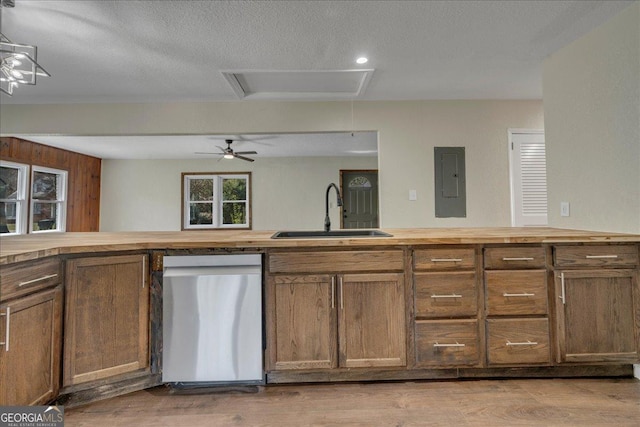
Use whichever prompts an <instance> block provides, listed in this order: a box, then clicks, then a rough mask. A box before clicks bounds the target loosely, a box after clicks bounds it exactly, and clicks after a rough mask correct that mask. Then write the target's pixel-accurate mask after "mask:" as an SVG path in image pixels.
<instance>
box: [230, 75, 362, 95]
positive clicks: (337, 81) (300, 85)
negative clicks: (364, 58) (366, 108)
mask: <svg viewBox="0 0 640 427" xmlns="http://www.w3.org/2000/svg"><path fill="white" fill-rule="evenodd" d="M222 75H223V76H224V78H225V79H226V80H227V83H229V85H230V86H231V88H232V89H233V91H234V92H235V94H236V95H237V96H238V98H240V99H243V98H246V99H304V98H315V99H327V98H354V97H359V96H362V94H363V93H364V91H365V89H366V87H367V85H368V84H369V81H370V80H371V76H372V75H373V70H371V69H362V70H360V69H357V70H236V71H233V70H226V71H222Z"/></svg>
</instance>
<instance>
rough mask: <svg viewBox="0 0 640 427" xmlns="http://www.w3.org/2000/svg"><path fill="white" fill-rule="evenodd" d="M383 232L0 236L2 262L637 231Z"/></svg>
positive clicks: (552, 238) (583, 238) (608, 239)
mask: <svg viewBox="0 0 640 427" xmlns="http://www.w3.org/2000/svg"><path fill="white" fill-rule="evenodd" d="M383 231H385V232H387V233H390V234H392V236H393V237H365V238H343V237H340V238H313V239H271V235H273V233H274V232H275V231H206V232H203V231H163V232H115V233H114V232H94V233H47V234H46V235H34V234H32V235H22V236H5V237H0V265H6V264H12V263H16V262H22V261H29V260H34V259H39V258H44V257H49V256H55V255H64V254H69V255H71V254H83V253H99V252H112V251H131V250H168V249H203V248H211V249H214V248H216V249H217V248H232V249H255V250H264V249H268V248H282V249H286V248H291V249H295V248H349V247H359V248H362V247H382V246H420V245H452V244H458V245H460V244H462V245H465V244H468V245H474V244H562V243H638V242H640V235H635V234H625V233H614V232H601V231H587V230H573V229H560V228H549V227H540V228H538V227H536V228H534V227H531V228H512V227H482V228H481V227H478V228H403V229H383Z"/></svg>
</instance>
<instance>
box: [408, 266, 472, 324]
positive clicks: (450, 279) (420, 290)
mask: <svg viewBox="0 0 640 427" xmlns="http://www.w3.org/2000/svg"><path fill="white" fill-rule="evenodd" d="M414 277H415V287H416V300H415V303H416V317H428V318H436V317H461V316H475V315H476V312H477V309H478V293H477V286H476V275H475V273H473V272H464V273H459V272H450V273H416V274H415V275H414Z"/></svg>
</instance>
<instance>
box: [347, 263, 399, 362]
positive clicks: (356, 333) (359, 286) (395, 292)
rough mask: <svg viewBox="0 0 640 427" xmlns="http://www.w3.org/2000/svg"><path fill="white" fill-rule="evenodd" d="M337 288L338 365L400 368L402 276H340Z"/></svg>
mask: <svg viewBox="0 0 640 427" xmlns="http://www.w3.org/2000/svg"><path fill="white" fill-rule="evenodd" d="M338 285H339V293H340V295H339V298H338V299H339V311H338V337H339V347H338V348H339V350H340V366H341V367H345V368H365V367H387V366H404V365H405V364H406V363H407V362H406V340H405V330H406V326H405V314H404V312H405V311H404V305H405V302H404V274H402V273H375V274H344V275H342V276H339V277H338ZM336 308H338V307H336Z"/></svg>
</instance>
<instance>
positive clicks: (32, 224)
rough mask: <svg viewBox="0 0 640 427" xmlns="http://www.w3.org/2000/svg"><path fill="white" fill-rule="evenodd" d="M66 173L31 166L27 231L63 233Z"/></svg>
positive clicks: (65, 209) (65, 211) (65, 207)
mask: <svg viewBox="0 0 640 427" xmlns="http://www.w3.org/2000/svg"><path fill="white" fill-rule="evenodd" d="M66 213H67V171H63V170H59V169H51V168H44V167H41V166H33V168H32V170H31V212H30V215H29V216H30V220H29V231H30V232H32V233H42V232H47V231H65V223H66Z"/></svg>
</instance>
